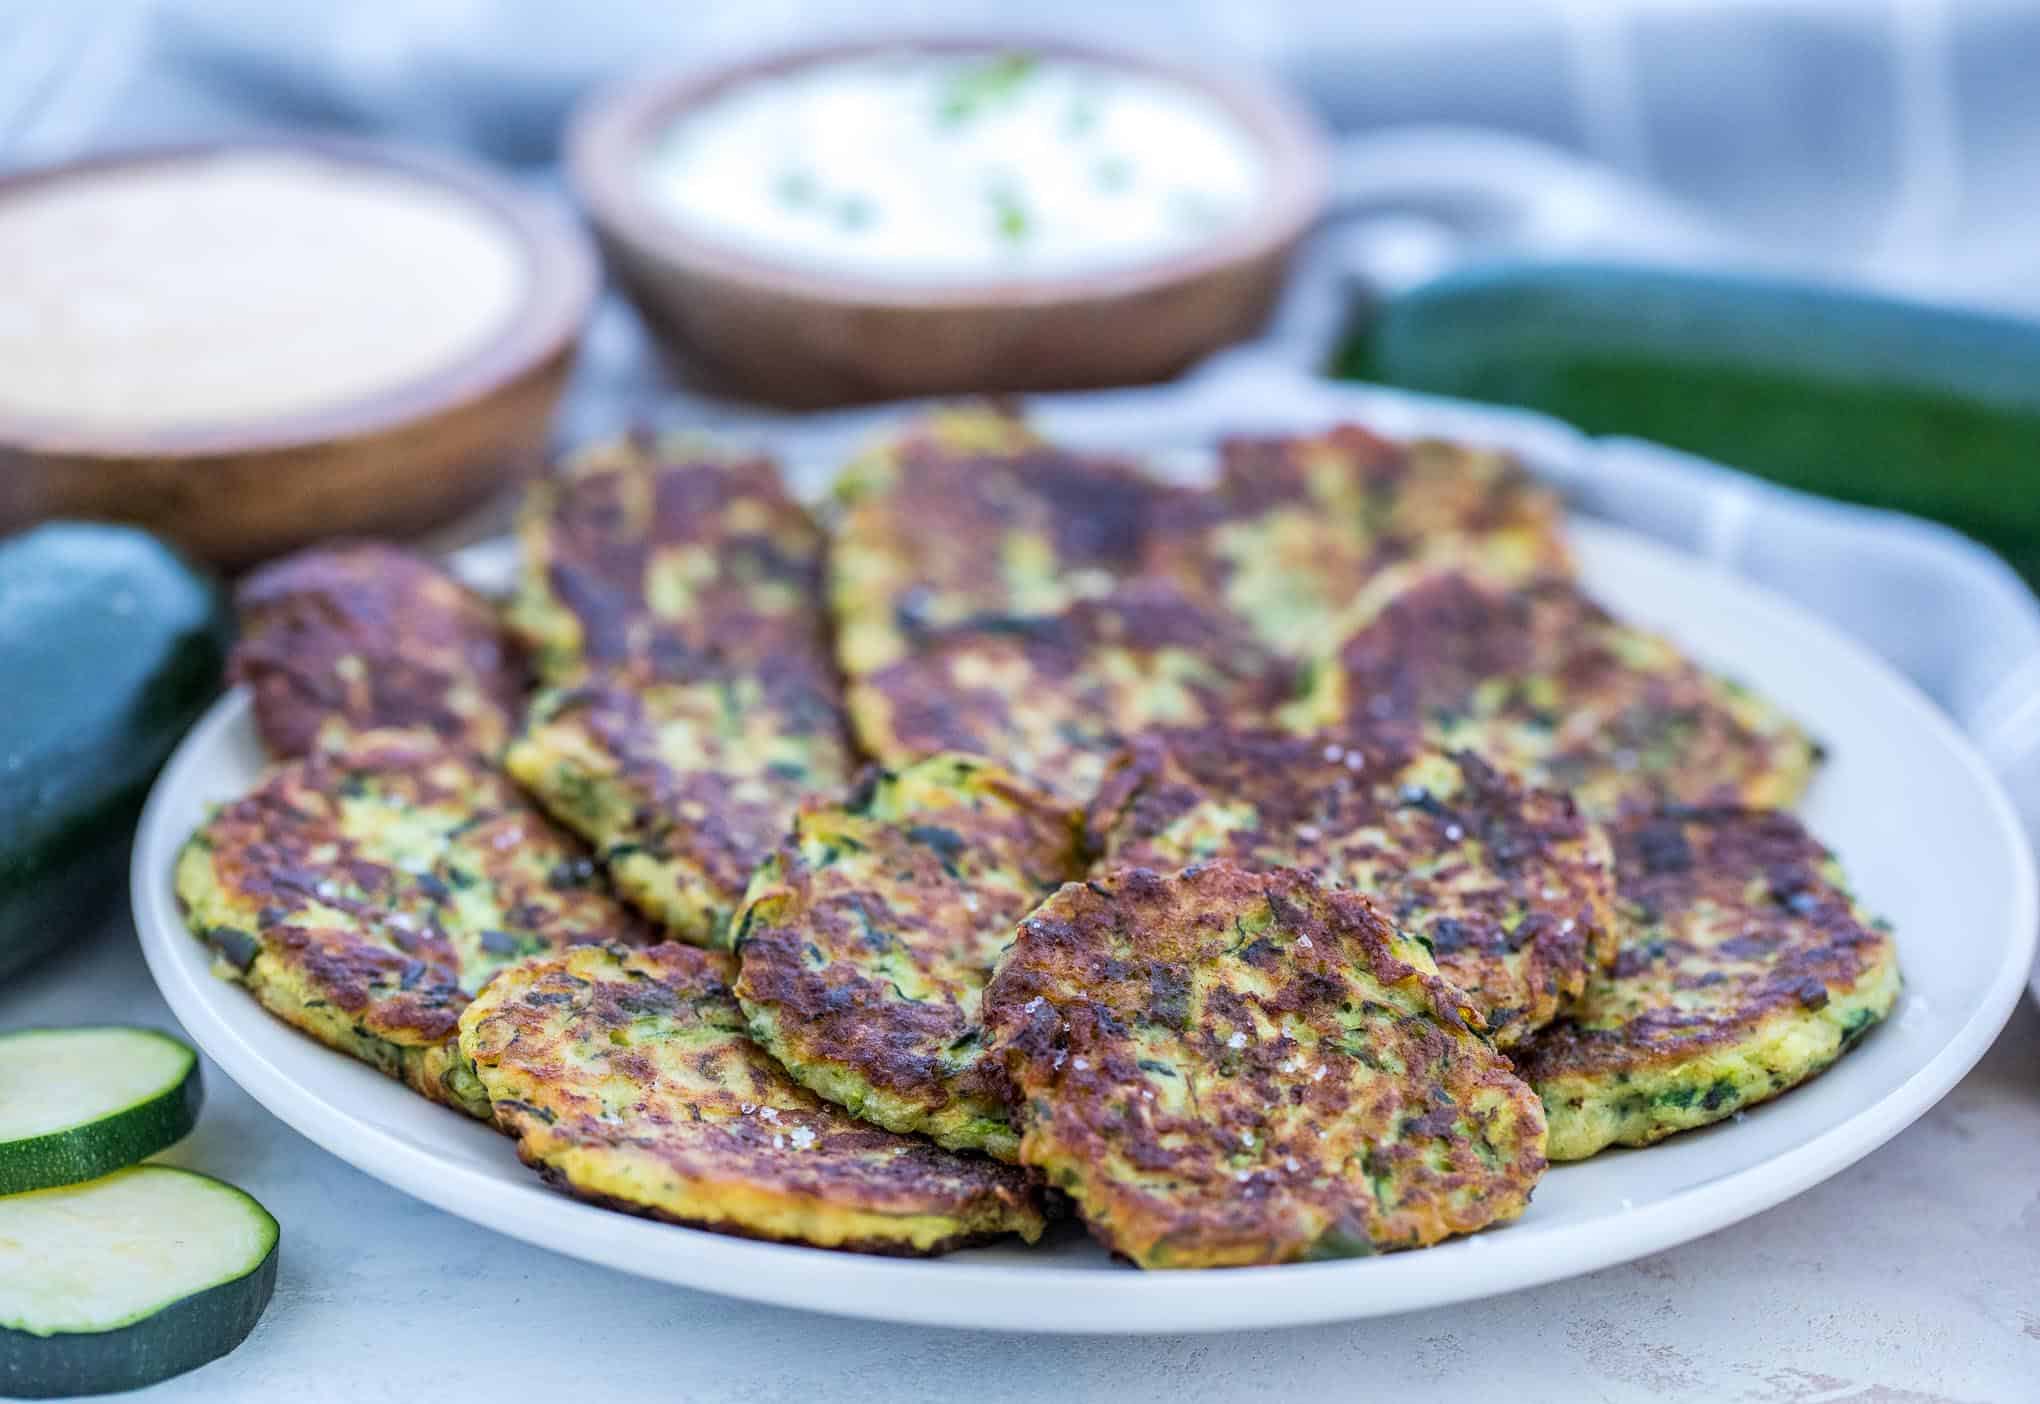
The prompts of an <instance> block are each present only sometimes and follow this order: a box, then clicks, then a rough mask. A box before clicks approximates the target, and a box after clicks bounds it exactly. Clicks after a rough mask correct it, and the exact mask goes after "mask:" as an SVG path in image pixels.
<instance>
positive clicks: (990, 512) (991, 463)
mask: <svg viewBox="0 0 2040 1404" xmlns="http://www.w3.org/2000/svg"><path fill="white" fill-rule="evenodd" d="M836 492H837V496H838V498H839V500H840V502H841V504H842V515H841V519H840V520H839V521H838V522H837V524H836V527H835V530H834V531H833V532H832V533H831V541H830V550H829V602H830V606H831V608H832V609H833V611H834V613H835V617H836V631H837V645H836V646H837V654H838V657H839V659H840V661H841V663H842V667H843V671H844V673H845V674H846V675H847V676H848V677H850V678H851V679H853V680H854V679H857V678H862V677H865V676H867V675H869V674H871V673H873V672H876V671H877V670H879V669H881V668H884V667H886V666H888V665H890V664H893V663H897V662H899V661H900V660H902V659H904V658H906V657H907V656H909V655H910V654H912V653H914V652H915V651H916V650H918V649H919V648H921V647H923V646H924V645H925V644H926V643H927V642H928V641H929V639H930V636H941V635H946V634H951V633H956V632H969V631H974V630H978V629H984V630H989V631H996V630H999V629H1001V628H1004V627H1008V626H1009V624H1010V623H1011V621H1016V620H1024V619H1033V618H1039V617H1045V616H1052V615H1056V614H1060V613H1061V612H1062V611H1064V610H1065V609H1067V608H1068V607H1069V606H1070V605H1072V604H1074V603H1076V602H1077V601H1079V600H1084V599H1093V598H1096V597H1098V596H1100V595H1104V594H1107V593H1109V592H1110V591H1111V590H1112V589H1113V587H1114V586H1115V585H1117V584H1118V583H1119V582H1120V581H1121V580H1122V579H1124V578H1126V577H1127V576H1128V575H1130V574H1131V573H1132V572H1133V571H1134V570H1135V569H1136V568H1137V567H1138V565H1139V562H1140V554H1141V543H1142V540H1143V536H1144V533H1145V530H1146V522H1147V516H1148V513H1149V511H1150V509H1151V506H1152V503H1153V502H1154V501H1155V500H1156V499H1157V498H1158V497H1159V496H1160V495H1161V494H1162V493H1163V492H1164V489H1163V488H1162V487H1161V486H1160V485H1159V484H1158V483H1156V482H1154V481H1153V480H1151V479H1149V478H1147V477H1145V476H1144V475H1142V474H1141V473H1140V472H1139V470H1138V469H1136V468H1135V467H1134V466H1132V465H1131V464H1129V463H1126V462H1122V461H1120V460H1116V459H1104V458H1095V457H1087V456H1084V455H1079V454H1074V453H1070V452H1068V451H1066V450H1063V449H1058V448H1055V447H1053V446H1051V445H1049V444H1047V443H1045V442H1043V441H1042V440H1041V439H1040V438H1038V437H1037V436H1036V435H1035V433H1034V432H1033V430H1032V429H1030V428H1028V427H1027V425H1026V424H1025V422H1024V421H1022V420H1020V419H1019V418H1017V417H1015V416H1014V415H1012V414H1010V413H1008V412H1007V411H1004V410H1002V409H999V408H996V407H991V406H976V405H966V406H957V407H952V408H947V409H941V410H937V411H935V412H934V413H932V414H929V415H926V416H924V417H922V418H920V419H918V420H915V421H912V422H911V423H909V424H908V425H907V426H906V427H905V428H904V429H903V430H901V431H900V432H898V433H897V434H895V435H894V436H892V437H891V438H889V439H887V440H885V441H884V442H882V443H881V444H879V445H877V446H876V447H874V448H873V449H871V450H870V451H868V452H867V453H865V454H864V455H863V456H862V457H860V458H859V459H858V460H857V461H856V462H854V463H852V464H851V465H850V466H849V467H847V468H846V469H845V470H844V472H843V476H842V478H841V479H840V480H839V482H838V484H837V488H836Z"/></svg>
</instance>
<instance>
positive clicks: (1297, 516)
mask: <svg viewBox="0 0 2040 1404" xmlns="http://www.w3.org/2000/svg"><path fill="white" fill-rule="evenodd" d="M1219 462H1220V472H1219V481H1218V483H1217V485H1216V486H1215V487H1214V488H1213V489H1212V490H1211V491H1209V492H1190V493H1177V494H1173V495H1172V496H1171V497H1170V498H1169V499H1168V502H1167V504H1166V506H1165V507H1163V508H1162V509H1160V510H1159V511H1158V512H1157V514H1156V519H1155V522H1154V524H1153V527H1152V530H1151V534H1150V538H1149V542H1148V546H1147V551H1146V557H1147V559H1146V566H1147V568H1148V569H1149V570H1150V571H1156V572H1160V573H1162V574H1165V575H1167V576H1169V577H1170V578H1172V579H1175V580H1177V581H1178V582H1179V583H1181V584H1182V585H1183V586H1184V587H1185V588H1186V589H1190V590H1192V591H1194V592H1196V593H1197V594H1198V595H1199V597H1200V598H1201V599H1203V600H1204V601H1205V603H1206V604H1208V605H1210V606H1212V607H1224V608H1228V609H1231V610H1233V611H1235V612H1236V613H1238V614H1239V615H1240V616H1241V617H1242V618H1244V619H1246V620H1247V621H1248V622H1249V623H1250V624H1251V625H1252V627H1253V628H1254V630H1255V632H1256V633H1257V634H1258V635H1259V636H1260V638H1261V639H1262V641H1263V642H1265V643H1267V644H1268V645H1270V646H1271V647H1274V648H1276V649H1278V650H1280V651H1282V652H1285V653H1289V654H1292V655H1295V656H1299V657H1301V656H1307V655H1310V654H1312V653H1314V652H1316V651H1317V650H1318V649H1319V648H1320V647H1321V646H1322V641H1323V639H1324V638H1325V636H1326V632H1327V630H1329V629H1330V628H1331V626H1332V625H1333V624H1334V622H1335V621H1336V620H1337V618H1338V616H1339V614H1340V612H1341V611H1342V610H1343V609H1344V607H1345V605H1346V604H1347V602H1348V601H1349V600H1351V599H1352V597H1353V596H1354V595H1355V594H1356V593H1357V592H1358V591H1359V590H1360V589H1361V588H1362V587H1363V586H1364V585H1365V584H1366V583H1367V582H1368V581H1370V580H1371V579H1373V578H1374V577H1375V576H1376V575H1377V574H1379V573H1380V572H1381V571H1382V570H1384V569H1386V568H1388V567H1390V566H1392V565H1394V564H1396V563H1397V562H1400V561H1404V560H1411V559H1423V560H1429V561H1439V562H1443V561H1461V562H1467V563H1473V564H1477V565H1478V566H1479V567H1480V568H1482V569H1483V570H1484V571H1486V572H1488V573H1489V574H1491V575H1494V576H1496V577H1497V578H1502V579H1508V580H1520V579H1528V578H1530V577H1531V576H1533V575H1538V574H1547V575H1558V576H1569V575H1570V574H1571V573H1572V569H1573V566H1572V557H1571V553H1570V552H1569V551H1568V550H1567V548H1566V545H1565V541H1564V537H1563V535H1562V534H1561V530H1560V527H1561V512H1560V506H1559V502H1558V498H1557V495H1556V494H1555V493H1553V492H1551V491H1550V490H1549V489H1548V488H1545V487H1543V486H1541V485H1540V484H1538V483H1537V482H1536V481H1535V480H1534V479H1532V478H1531V477H1530V475H1529V474H1528V473H1527V472H1525V471H1524V469H1523V468H1522V466H1521V465H1520V464H1518V463H1517V462H1516V461H1515V460H1514V459H1511V458H1509V457H1507V456H1505V455H1503V454H1499V453H1494V452H1489V451H1484V450H1480V449H1474V448H1469V447H1466V446H1464V445H1459V444H1450V443H1443V442H1439V441H1436V440H1417V441H1414V442H1409V443H1398V442H1395V441H1393V440H1389V439H1384V438H1382V437H1380V436H1379V435H1376V434H1374V433H1371V432H1370V431H1368V430H1366V429H1363V428H1361V427H1360V426H1358V425H1354V424H1341V425H1335V426H1333V427H1332V428H1330V429H1327V430H1325V431H1324V432H1322V433H1318V434H1308V435H1295V436H1287V437H1251V436H1241V437H1236V438H1231V439H1227V440H1225V441H1224V443H1223V444H1221V446H1220V450H1219Z"/></svg>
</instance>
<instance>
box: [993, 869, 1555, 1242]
mask: <svg viewBox="0 0 2040 1404" xmlns="http://www.w3.org/2000/svg"><path fill="white" fill-rule="evenodd" d="M1472 1017H1473V1013H1472V1010H1471V1009H1470V1008H1469V1007H1468V1005H1467V1002H1466V999H1465V997H1464V996H1463V995H1462V994H1461V992H1460V991H1459V990H1458V989H1456V988H1455V987H1453V986H1452V985H1450V984H1448V983H1446V982H1445V981H1444V980H1442V979H1440V978H1439V977H1438V975H1437V974H1436V972H1435V970H1434V969H1433V967H1432V965H1431V961H1430V958H1429V957H1428V956H1427V955H1425V954H1424V951H1423V948H1422V947H1421V946H1419V945H1417V944H1416V943H1415V942H1414V941H1411V940H1409V939H1407V938H1406V937H1404V936H1402V935H1401V934H1400V933H1398V932H1397V931H1396V929H1395V928H1394V927H1393V926H1391V925H1390V924H1389V922H1388V921H1387V920H1386V919H1385V918H1383V917H1382V915H1381V914H1380V912H1379V911H1377V910H1376V909H1375V908H1374V907H1373V906H1372V905H1371V904H1370V903H1369V902H1368V901H1367V900H1366V899H1365V898H1362V897H1360V896H1358V895H1356V894H1353V893H1350V892H1334V891H1330V890H1327V889H1324V888H1321V887H1319V886H1318V885H1317V883H1316V882H1315V881H1314V880H1313V879H1312V878H1310V877H1309V876H1308V875H1307V874H1304V873H1299V872H1295V871H1293V870H1284V871H1277V872H1273V873H1259V874H1257V873H1249V872H1246V871H1245V870H1243V869H1240V868H1237V867H1234V866H1233V865H1231V864H1229V863H1223V862H1220V863H1213V864H1209V865H1205V866H1199V867H1194V868H1188V869H1185V870H1184V871H1183V872H1181V873H1179V874H1176V875H1174V876H1166V877H1165V876H1162V875H1159V874H1157V873H1155V872H1153V871H1151V870H1149V869H1145V868H1128V869H1122V870H1120V871H1119V872H1116V873H1114V874H1112V875H1110V876H1108V877H1104V878H1095V879H1092V880H1091V881H1089V882H1085V883H1071V884H1070V885H1068V886H1066V887H1064V888H1063V889H1062V891H1061V892H1059V893H1057V894H1056V895H1055V896H1054V897H1051V898H1050V899H1049V900H1048V901H1047V902H1046V903H1044V904H1043V905H1042V906H1041V907H1040V908H1039V909H1038V910H1036V911H1035V912H1034V914H1033V915H1031V916H1029V917H1028V918H1027V919H1026V920H1025V921H1023V922H1022V923H1021V924H1020V932H1019V935H1018V937H1017V939H1016V940H1015V941H1014V943H1013V946H1012V948H1011V949H1010V950H1009V951H1008V952H1007V953H1006V958H1005V960H1004V961H1002V962H1001V964H1000V966H999V971H998V974H997V975H995V976H994V977H993V979H992V983H991V985H990V986H989V988H988V989H987V990H986V992H985V1025H986V1030H987V1032H988V1034H989V1035H990V1037H991V1040H992V1047H993V1049H994V1051H995V1052H996V1053H997V1054H998V1055H999V1056H1000V1057H1001V1058H1002V1059H1003V1060H1004V1063H1005V1067H1006V1071H1007V1073H1008V1074H1009V1075H1010V1077H1011V1078H1012V1081H1013V1085H1014V1089H1015V1093H1016V1101H1015V1103H1014V1108H1015V1111H1014V1115H1015V1118H1016V1120H1017V1121H1018V1122H1019V1125H1020V1131H1021V1137H1020V1159H1021V1162H1022V1163H1023V1164H1027V1165H1031V1166H1034V1167H1036V1168H1038V1169H1040V1170H1042V1171H1043V1172H1045V1173H1046V1174H1047V1176H1048V1178H1049V1182H1050V1183H1051V1184H1053V1185H1056V1186H1058V1187H1060V1188H1062V1189H1064V1190H1066V1191H1068V1193H1069V1194H1070V1196H1071V1198H1072V1199H1074V1200H1075V1201H1076V1203H1077V1206H1078V1208H1079V1209H1080V1211H1081V1212H1082V1213H1083V1216H1084V1218H1085V1220H1086V1222H1088V1223H1089V1224H1090V1226H1091V1229H1092V1231H1093V1232H1094V1233H1095V1234H1097V1236H1098V1237H1099V1238H1100V1239H1102V1240H1103V1241H1104V1242H1105V1243H1106V1244H1107V1245H1108V1246H1110V1247H1111V1248H1112V1249H1113V1250H1114V1251H1116V1252H1118V1253H1121V1254H1123V1255H1125V1256H1126V1257H1128V1258H1130V1259H1132V1260H1133V1261H1134V1262H1135V1263H1137V1264H1139V1265H1140V1266H1142V1267H1229V1266H1243V1265H1247V1264H1259V1263H1280V1262H1291V1261H1295V1260H1298V1259H1304V1258H1321V1257H1341V1256H1354V1255H1359V1254H1365V1253H1371V1252H1378V1251H1383V1250H1388V1249H1395V1248H1416V1247H1422V1246H1424V1245H1426V1244H1430V1243H1435V1242H1437V1241H1438V1240H1439V1239H1442V1238H1445V1237H1448V1236H1450V1235H1452V1234H1458V1233H1472V1232H1474V1231H1475V1230H1478V1229H1481V1228H1485V1227H1487V1226H1488V1225H1490V1224H1493V1223H1498V1222H1501V1221H1503V1220H1506V1219H1512V1218H1514V1217H1515V1216H1516V1215H1517V1214H1519V1213H1521V1212H1522V1209H1523V1207H1524V1205H1525V1204H1526V1203H1527V1202H1528V1201H1529V1197H1530V1190H1531V1187H1532V1186H1533V1185H1534V1184H1535V1183H1536V1181H1537V1178H1538V1176H1539V1175H1541V1174H1542V1173H1543V1170H1544V1113H1543V1110H1542V1108H1541V1107H1539V1105H1538V1102H1537V1097H1536V1095H1535V1094H1534V1093H1532V1092H1531V1090H1530V1089H1529V1088H1528V1087H1526V1086H1524V1085H1523V1083H1522V1082H1520V1081H1518V1080H1517V1078H1516V1076H1515V1074H1514V1073H1513V1072H1511V1071H1510V1068H1509V1064H1508V1062H1507V1060H1506V1059H1504V1058H1503V1057H1502V1056H1501V1054H1499V1053H1497V1052H1496V1051H1495V1050H1494V1048H1493V1047H1492V1046H1491V1045H1489V1043H1488V1042H1487V1040H1486V1039H1485V1038H1483V1037H1481V1036H1480V1035H1479V1034H1477V1033H1475V1032H1473V1029H1472V1027H1471V1026H1470V1024H1469V1020H1470V1019H1472Z"/></svg>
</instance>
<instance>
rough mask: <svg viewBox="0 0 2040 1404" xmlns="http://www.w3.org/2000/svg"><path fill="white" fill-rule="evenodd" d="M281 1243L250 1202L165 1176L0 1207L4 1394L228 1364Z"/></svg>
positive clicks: (101, 1182) (131, 1176)
mask: <svg viewBox="0 0 2040 1404" xmlns="http://www.w3.org/2000/svg"><path fill="white" fill-rule="evenodd" d="M276 1242H277V1228H276V1220H275V1219H273V1218H271V1217H270V1215H269V1212H268V1211H267V1210H265V1209H264V1208H263V1207H262V1206H261V1205H260V1204H257V1203H256V1202H255V1201H254V1200H253V1199H250V1198H249V1197H248V1196H247V1195H245V1194H243V1193H242V1192H241V1191H240V1190H237V1189H235V1188H234V1187H233V1186H232V1185H228V1184H223V1183H221V1182H220V1181H218V1180H215V1179H213V1178H212V1177H211V1176H208V1175H200V1174H197V1173H195V1172H193V1171H190V1170H178V1169H173V1168H172V1167H170V1166H167V1165H137V1166H134V1167H132V1168H130V1169H127V1170H119V1171H116V1172H114V1173H113V1174H111V1175H108V1176H106V1177H104V1178H103V1179H98V1180H89V1181H87V1182H86V1183H84V1184H82V1185H66V1186H63V1187H62V1188H59V1189H46V1190H37V1191H35V1192H34V1193H31V1194H16V1195H8V1196H5V1197H0V1395H5V1396H11V1397H15V1398H22V1399H51V1398H57V1397H60V1396H68V1395H76V1394H106V1393H110V1392H112V1391H114V1390H126V1389H140V1388H141V1387H142V1386H144V1385H150V1384H154V1383H156V1382H157V1381H158V1380H167V1379H169V1378H170V1377H171V1376H172V1375H181V1374H183V1373H184V1372H185V1371H186V1370H194V1369H196V1368H198V1367H199V1366H200V1365H203V1364H205V1363H206V1362H207V1361H208V1360H214V1359H217V1358H218V1357H220V1356H222V1355H225V1354H226V1353H227V1352H228V1351H230V1350H232V1349H233V1348H234V1347H235V1346H237V1345H239V1344H240V1343H241V1342H242V1341H243V1340H245V1339H247V1336H248V1333H249V1332H250V1331H252V1330H254V1329H255V1323H256V1322H257V1321H258V1320H260V1319H261V1316H262V1311H263V1308H265V1307H267V1306H268V1305H269V1298H270V1296H271V1294H272V1293H274V1291H275V1290H276Z"/></svg>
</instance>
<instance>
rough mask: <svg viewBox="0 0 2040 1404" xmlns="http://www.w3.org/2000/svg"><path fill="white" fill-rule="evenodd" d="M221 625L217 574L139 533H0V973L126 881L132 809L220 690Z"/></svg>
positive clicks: (226, 623) (56, 529)
mask: <svg viewBox="0 0 2040 1404" xmlns="http://www.w3.org/2000/svg"><path fill="white" fill-rule="evenodd" d="M232 632H233V620H232V615H231V614H230V612H229V610H228V607H227V603H226V601H225V599H224V597H223V595H222V593H221V591H220V590H219V588H218V586H217V585H216V584H215V583H214V582H213V581H212V579H211V578H210V577H208V576H206V575H204V574H201V573H200V572H198V571H197V570H195V569H194V568H193V567H192V566H191V565H190V564H188V563H187V562H186V561H185V560H184V559H183V557H181V556H179V555H178V554H177V553H176V552H174V551H173V550H171V549H170V548H169V547H168V546H165V545H164V544H163V543H162V542H160V541H158V540H156V539H155V538H154V537H152V536H150V535H148V534H147V533H145V532H141V531H136V530H134V529H132V528H130V527H120V526H103V525H97V524H91V523H83V522H57V523H52V524H50V525H47V526H41V527H37V528H35V529H34V530H32V531H27V532H23V533H21V534H20V535H18V536H13V537H9V538H8V539H6V540H4V541H0V697H4V698H5V705H0V978H4V977H5V976H7V975H9V974H12V973H13V972H14V971H15V970H17V969H19V968H20V967H21V966H23V965H25V964H26V963H27V962H28V961H30V960H31V959H33V958H35V957H36V956H38V955H40V954H42V953H43V952H44V951H46V950H49V949H52V948H53V947H55V946H57V945H59V944H61V943H63V942H66V941H68V940H71V939H74V938H75V937H77V936H78V935H79V934H80V933H81V932H82V931H85V930H89V929H90V927H89V923H90V921H91V920H92V919H93V918H94V917H96V916H97V915H98V913H99V912H100V911H101V910H102V909H103V905H104V903H105V901H106V900H107V899H109V898H111V897H112V896H113V894H115V893H118V892H120V891H122V890H123V888H124V884H123V883H122V882H121V878H120V869H121V867H122V865H123V864H124V863H125V861H126V858H127V852H128V844H129V841H130V837H131V832H132V829H133V826H134V821H135V815H136V812H137V811H138V810H139V809H140V807H141V803H142V799H143V797H144V795H146V794H147V792H148V787H149V782H150V780H151V779H153V778H154V777H155V774H156V771H157V769H158V768H159V767H160V766H161V765H162V764H163V761H164V759H165V758H166V757H167V756H168V755H169V754H170V750H171V748H172V747H173V746H175V745H176V743H177V739H178V738H179V737H180V736H182V735H183V734H184V732H185V730H186V728H188V727H189V726H190V725H191V723H192V722H193V721H194V720H195V719H196V718H197V716H198V714H199V713H200V712H201V711H203V710H204V708H205V705H206V704H207V703H208V702H209V701H211V700H212V698H213V697H214V696H215V695H216V694H217V693H218V691H219V688H220V676H221V670H222V667H223V666H224V663H225V659H226V649H227V645H228V643H229V641H230V639H231V637H232Z"/></svg>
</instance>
